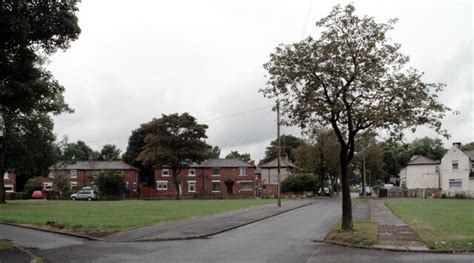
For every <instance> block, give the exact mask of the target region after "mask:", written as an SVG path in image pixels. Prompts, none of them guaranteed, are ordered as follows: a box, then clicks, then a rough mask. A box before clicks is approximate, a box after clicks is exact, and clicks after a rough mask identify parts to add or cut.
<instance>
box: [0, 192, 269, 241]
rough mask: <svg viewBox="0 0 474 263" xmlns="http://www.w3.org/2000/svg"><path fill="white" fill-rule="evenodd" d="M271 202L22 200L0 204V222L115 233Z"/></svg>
mask: <svg viewBox="0 0 474 263" xmlns="http://www.w3.org/2000/svg"><path fill="white" fill-rule="evenodd" d="M274 202H275V200H272V199H258V200H257V199H224V200H153V201H144V200H124V201H94V202H88V201H43V200H26V201H23V200H22V201H9V202H8V203H7V204H2V205H0V222H11V223H19V224H32V225H40V226H52V227H56V228H66V229H72V230H74V231H77V232H86V233H98V232H99V233H100V232H117V231H123V230H127V229H132V228H137V227H143V226H149V225H153V224H157V223H162V222H166V221H176V220H183V219H189V218H192V217H196V216H202V215H209V214H215V213H220V212H224V211H228V210H234V209H239V208H245V207H250V206H255V205H263V204H269V203H274Z"/></svg>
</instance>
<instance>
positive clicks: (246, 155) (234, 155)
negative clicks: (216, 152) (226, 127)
mask: <svg viewBox="0 0 474 263" xmlns="http://www.w3.org/2000/svg"><path fill="white" fill-rule="evenodd" d="M225 158H226V159H238V160H242V161H244V162H247V163H252V164H253V163H255V161H254V160H252V157H250V153H239V151H231V152H230V153H228V154H227V155H226V156H225Z"/></svg>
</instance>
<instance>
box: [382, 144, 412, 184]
mask: <svg viewBox="0 0 474 263" xmlns="http://www.w3.org/2000/svg"><path fill="white" fill-rule="evenodd" d="M379 146H380V147H381V148H382V149H383V164H384V166H383V169H384V174H385V178H387V177H388V178H389V177H391V176H398V175H399V174H400V170H401V169H402V168H403V167H405V166H406V164H407V163H408V161H409V160H410V152H409V151H408V146H407V145H403V144H401V143H399V142H397V141H393V140H386V141H384V142H381V143H379Z"/></svg>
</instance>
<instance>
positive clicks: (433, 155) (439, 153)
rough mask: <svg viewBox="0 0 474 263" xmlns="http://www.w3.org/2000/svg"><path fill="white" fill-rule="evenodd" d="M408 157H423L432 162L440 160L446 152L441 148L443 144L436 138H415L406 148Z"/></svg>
mask: <svg viewBox="0 0 474 263" xmlns="http://www.w3.org/2000/svg"><path fill="white" fill-rule="evenodd" d="M408 151H409V153H410V156H413V155H423V156H425V157H428V158H430V159H433V160H438V161H439V160H441V158H443V156H444V155H445V154H446V152H447V150H446V149H445V148H444V147H443V142H442V141H441V140H440V139H438V138H436V139H431V138H429V137H424V138H421V139H419V138H417V139H415V140H413V141H412V142H411V143H410V146H409V148H408Z"/></svg>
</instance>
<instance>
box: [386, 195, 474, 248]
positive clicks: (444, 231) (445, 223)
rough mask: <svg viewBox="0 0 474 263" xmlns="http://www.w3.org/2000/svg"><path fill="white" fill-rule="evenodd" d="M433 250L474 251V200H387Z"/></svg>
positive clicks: (389, 205)
mask: <svg viewBox="0 0 474 263" xmlns="http://www.w3.org/2000/svg"><path fill="white" fill-rule="evenodd" d="M385 205H387V207H389V208H390V209H391V210H392V211H393V212H394V213H395V214H396V215H398V216H400V217H401V218H402V219H403V220H405V222H407V223H408V224H410V225H411V226H412V228H413V229H414V230H415V232H416V233H417V234H418V235H419V236H420V237H421V239H423V241H424V242H425V243H426V244H427V245H428V247H430V248H431V249H474V200H459V199H455V200H452V199H420V198H392V199H386V200H385Z"/></svg>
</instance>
